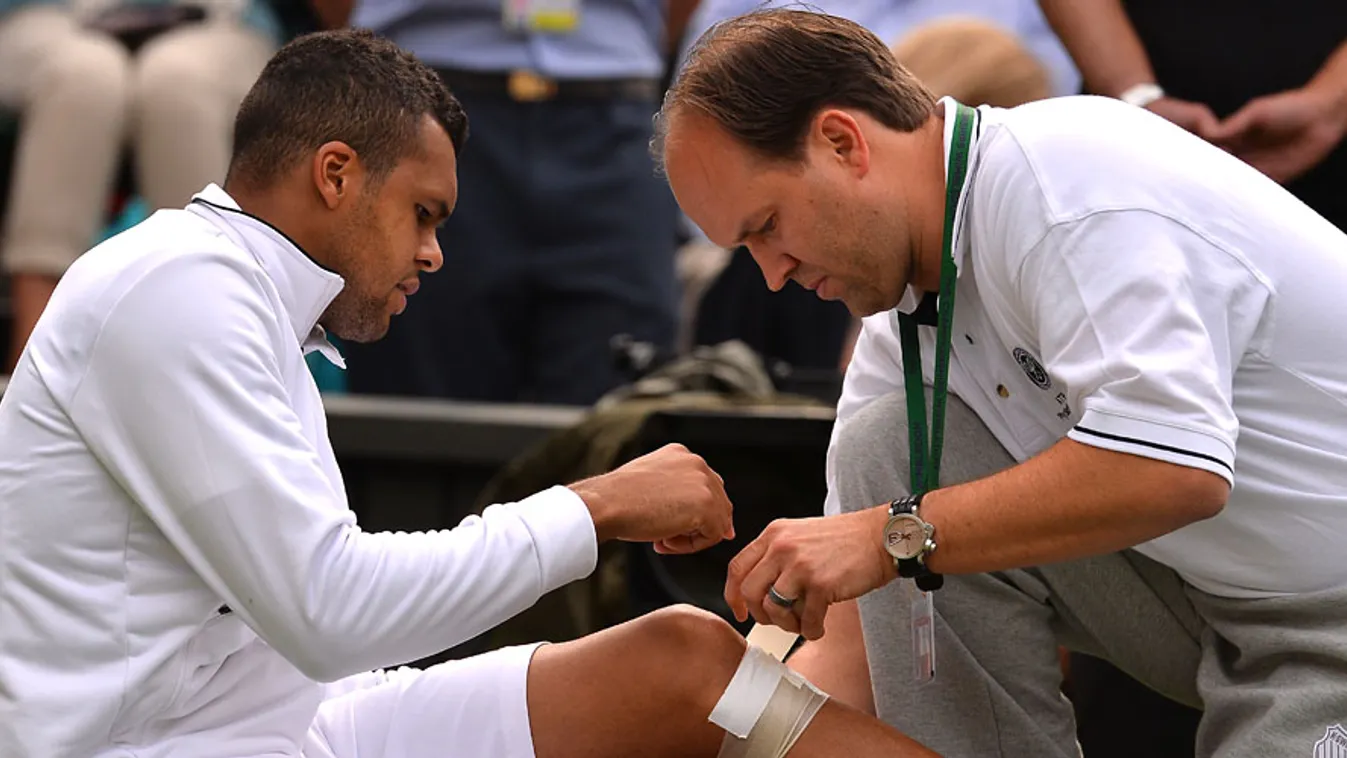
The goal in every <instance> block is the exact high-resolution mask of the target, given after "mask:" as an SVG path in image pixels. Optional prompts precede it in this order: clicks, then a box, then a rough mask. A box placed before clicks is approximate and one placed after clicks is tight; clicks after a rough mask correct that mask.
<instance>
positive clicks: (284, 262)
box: [0, 31, 932, 758]
mask: <svg viewBox="0 0 1347 758" xmlns="http://www.w3.org/2000/svg"><path fill="white" fill-rule="evenodd" d="M466 134H467V118H466V116H465V115H464V113H463V110H462V108H461V107H460V105H459V104H458V102H457V100H455V99H454V97H453V96H452V95H451V94H450V93H449V92H448V91H447V90H446V89H445V87H444V85H443V83H442V82H441V81H440V80H439V78H438V77H436V75H435V74H434V72H433V71H431V70H430V69H428V68H427V67H426V66H424V65H423V64H421V63H420V62H418V61H417V60H416V59H415V58H413V57H412V56H410V55H408V54H406V53H405V52H403V51H400V50H399V49H398V48H397V47H395V46H394V45H393V44H392V43H390V42H388V41H387V40H383V39H380V38H378V37H376V36H374V35H372V34H370V33H368V32H355V31H337V32H324V33H320V34H317V35H312V36H308V37H302V38H300V39H299V40H297V41H294V42H292V43H290V44H289V45H287V46H286V47H285V48H283V49H282V50H281V51H280V52H279V53H277V55H276V56H275V57H274V58H273V59H272V60H271V62H270V63H269V64H268V65H267V67H266V69H265V70H264V71H263V73H262V75H261V76H260V77H259V79H258V81H257V83H256V84H255V85H254V87H253V89H252V91H251V92H250V93H249V95H248V97H247V98H246V99H245V101H244V103H243V105H242V106H241V107H240V109H239V114H238V118H237V121H236V128H235V139H234V142H235V147H234V156H233V160H232V162H231V166H230V170H229V176H228V179H227V180H226V183H225V187H224V188H220V187H215V186H211V187H209V188H207V189H206V190H205V191H204V192H202V193H200V194H199V195H198V196H197V197H196V198H195V199H194V200H193V202H192V203H191V204H190V205H189V206H188V207H187V208H186V209H183V210H166V211H161V212H159V213H156V214H155V215H154V216H153V217H151V218H150V219H149V220H147V221H145V222H144V223H142V224H140V225H138V226H137V227H135V228H134V229H132V230H130V231H128V232H126V233H124V234H121V235H118V236H117V237H115V238H114V239H112V240H110V241H109V242H107V243H105V244H104V245H100V246H99V247H97V248H95V249H93V250H91V251H90V252H89V253H88V254H86V255H84V256H82V257H81V258H80V260H79V261H78V262H77V263H76V264H75V265H74V266H73V267H72V268H71V269H70V271H69V273H68V274H67V275H66V276H65V278H64V279H63V280H62V282H61V284H60V286H59V287H58V288H57V290H56V293H55V296H54V297H53V298H52V300H51V304H50V305H49V306H48V308H47V310H46V311H45V312H44V314H43V316H42V318H41V320H40V322H39V323H38V325H37V327H36V329H35V331H34V333H33V336H32V339H31V340H30V341H29V342H28V345H27V347H26V349H25V350H24V353H23V356H22V358H21V359H20V361H19V364H18V367H17V370H16V372H15V374H14V376H13V378H12V381H11V382H10V384H9V386H8V389H7V391H6V393H5V395H4V397H3V399H2V400H0V756H3V757H4V758H261V757H262V756H268V757H269V758H276V757H280V756H289V757H290V758H297V757H298V756H301V755H302V756H304V758H534V756H538V758H608V757H611V758H626V757H627V756H635V755H641V756H667V757H668V758H682V757H684V756H706V757H707V758H710V757H711V756H716V755H725V756H735V755H745V754H748V755H765V756H771V757H772V758H779V757H780V756H781V755H783V754H784V753H785V751H786V750H791V755H792V756H794V757H795V758H808V757H810V756H815V757H818V758H822V757H823V756H828V755H835V754H836V752H837V751H842V752H843V753H845V754H849V755H858V756H859V755H886V756H912V757H914V758H915V757H917V756H922V757H928V756H931V755H932V754H931V753H930V752H929V751H927V750H925V749H923V748H921V747H920V746H919V745H916V744H915V743H913V741H912V740H910V739H908V738H907V737H905V736H903V735H901V734H899V733H898V732H897V731H895V730H894V729H893V728H891V727H888V726H885V725H884V724H882V723H881V722H880V721H878V720H876V719H874V718H873V717H870V716H867V715H864V714H861V713H859V712H857V711H856V710H854V709H851V708H848V707H846V706H844V705H842V704H839V703H837V702H834V701H830V700H829V699H828V698H827V696H826V695H825V694H823V693H821V692H819V691H818V690H817V689H815V688H814V687H812V686H811V685H809V683H808V682H807V681H806V680H805V679H803V678H802V677H800V676H799V675H798V674H795V673H793V672H790V671H788V670H787V669H786V668H785V666H784V665H783V664H781V663H780V662H779V661H778V660H776V659H775V658H772V657H771V656H769V655H767V654H766V653H765V652H763V651H762V650H760V649H759V648H757V647H754V646H748V645H746V643H745V640H744V638H743V637H742V636H740V635H739V634H738V633H737V632H736V631H735V630H734V628H733V627H731V626H730V625H729V624H727V623H725V622H724V621H723V620H721V619H720V618H718V617H716V616H713V615H712V614H710V613H706V612H703V611H698V610H696V609H692V608H673V609H666V610H663V611H660V612H658V613H654V614H651V615H649V616H645V617H643V618H641V619H638V620H636V621H633V622H630V623H627V624H623V625H620V626H617V627H614V628H612V629H607V630H604V631H602V632H599V633H597V634H595V635H593V636H591V637H587V638H584V639H581V640H576V641H573V642H566V643H563V644H557V645H536V644H535V645H522V646H517V647H509V648H505V649H502V650H498V651H494V652H491V653H487V654H485V655H481V656H477V657H474V658H469V659H465V660H462V661H453V662H449V663H445V664H441V665H438V666H433V667H430V668H427V669H425V670H424V671H422V670H418V669H414V668H393V667H396V666H399V665H400V664H402V663H404V662H407V661H413V660H418V659H420V658H423V657H425V656H427V655H430V654H433V653H436V652H438V651H442V650H445V649H447V648H450V647H453V646H454V645H456V644H458V643H460V642H462V641H464V640H466V639H469V638H471V637H474V636H476V635H477V634H479V633H481V632H483V631H485V630H487V629H489V628H491V627H492V626H493V625H495V624H497V623H499V622H501V621H503V620H504V619H506V618H509V617H510V616H511V615H513V614H515V613H518V612H519V611H521V610H523V609H525V608H527V607H528V606H529V605H531V604H532V603H534V602H535V601H536V600H537V599H538V598H539V597H540V596H541V595H542V594H543V593H545V592H548V591H549V590H552V589H554V588H556V587H558V586H560V585H562V584H564V583H566V582H569V581H572V580H575V579H578V578H580V577H583V576H585V575H586V574H588V573H589V572H591V571H592V570H593V569H594V564H595V558H596V553H597V545H598V543H599V542H603V541H606V540H613V539H623V540H639V541H650V542H654V543H655V545H656V549H657V550H659V551H661V552H666V553H686V552H691V551H694V550H699V549H701V548H704V547H706V546H708V545H711V544H714V543H716V542H718V541H720V540H722V539H725V538H730V537H733V536H734V531H733V526H732V524H731V508H730V503H729V500H728V499H727V497H726V495H725V490H724V487H723V484H722V482H721V480H720V477H719V476H717V475H716V474H715V472H713V471H711V469H709V468H708V467H707V465H706V464H705V462H704V461H702V460H701V459H700V458H698V457H697V456H695V455H692V454H691V453H689V452H687V451H686V450H683V449H682V448H680V447H677V446H669V447H666V448H664V449H662V450H660V451H657V452H655V453H653V454H651V455H648V456H646V457H643V458H640V459H637V460H635V461H633V462H632V463H630V464H628V465H626V466H623V467H622V468H620V469H618V470H616V471H613V472H611V473H609V474H605V475H603V476H599V477H596V478H594V479H589V480H585V481H582V482H578V483H575V484H572V485H570V486H568V487H555V488H552V489H549V490H547V491H544V492H541V493H538V494H537V495H534V496H532V497H529V498H526V499H524V500H522V501H520V502H515V503H504V504H500V505H495V506H492V507H489V508H487V509H486V510H485V511H484V512H483V513H482V514H481V515H480V516H473V517H470V518H468V519H466V520H464V521H463V522H462V523H461V524H460V525H459V526H457V527H456V528H454V529H448V530H442V531H437V532H427V533H411V534H408V533H365V532H362V531H361V530H360V528H359V526H358V525H357V524H356V522H355V517H354V515H353V514H352V513H351V510H350V508H349V507H348V506H347V503H346V498H345V492H344V489H343V485H342V478H341V472H340V471H339V469H338V467H337V463H336V460H335V457H334V455H333V452H332V446H331V444H330V443H329V441H328V438H327V430H326V426H325V423H324V415H323V408H322V401H321V398H320V396H319V392H318V389H317V386H316V385H315V383H314V380H313V377H312V376H311V375H310V373H309V371H308V368H307V366H306V363H305V357H304V356H305V354H307V353H311V352H313V351H318V352H321V353H322V354H324V355H325V356H328V358H329V359H331V360H336V361H339V360H340V356H339V355H337V353H336V351H335V350H333V348H332V346H331V345H330V344H329V343H328V342H327V340H326V337H325V334H326V333H327V331H329V330H330V331H331V332H332V333H334V334H337V335H338V336H340V337H342V338H343V339H346V340H372V339H377V338H379V337H380V336H382V335H383V334H384V332H385V331H387V329H388V328H389V324H390V319H391V317H392V316H393V315H394V314H396V313H399V312H401V311H402V309H403V308H404V307H405V306H406V302H407V298H408V297H409V296H412V295H413V294H414V293H415V291H416V289H417V282H418V281H419V277H420V276H421V275H423V274H424V275H428V274H433V273H434V272H435V271H436V269H438V268H439V267H440V265H441V263H442V261H443V257H442V254H441V251H440V248H439V245H438V243H437V242H436V237H435V229H436V226H437V225H438V224H439V223H440V222H441V221H443V220H444V219H445V218H446V217H447V216H448V215H449V214H450V212H451V210H452V209H453V208H454V206H455V204H456V202H457V200H458V189H457V182H456V178H455V176H456V171H455V166H456V162H457V160H458V155H459V154H460V153H461V152H462V149H463V147H464V140H465V138H466ZM465 205H470V202H465ZM763 743H767V748H766V750H765V752H764V748H763ZM755 745H756V746H757V747H754V746H755Z"/></svg>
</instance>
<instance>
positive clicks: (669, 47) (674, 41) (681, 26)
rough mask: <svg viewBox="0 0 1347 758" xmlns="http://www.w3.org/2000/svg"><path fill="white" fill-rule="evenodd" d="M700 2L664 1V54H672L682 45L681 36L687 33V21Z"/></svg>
mask: <svg viewBox="0 0 1347 758" xmlns="http://www.w3.org/2000/svg"><path fill="white" fill-rule="evenodd" d="M699 4H701V0H665V9H666V12H665V18H666V19H667V21H666V23H665V25H664V36H665V47H666V51H665V52H666V53H668V54H673V53H676V52H678V50H679V49H680V48H681V47H682V45H683V35H684V34H686V33H687V28H688V19H690V18H692V14H693V13H695V12H696V11H697V6H698V5H699Z"/></svg>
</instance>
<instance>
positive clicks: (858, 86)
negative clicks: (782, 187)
mask: <svg viewBox="0 0 1347 758" xmlns="http://www.w3.org/2000/svg"><path fill="white" fill-rule="evenodd" d="M935 105H936V101H935V97H934V96H933V95H932V94H931V92H930V91H929V90H927V89H926V87H925V86H924V85H922V83H921V82H920V81H918V80H917V79H916V78H915V77H914V76H912V74H910V73H908V71H907V70H906V69H904V68H903V67H902V66H901V65H899V64H898V61H897V60H895V59H894V57H893V53H892V52H891V51H890V50H889V48H888V46H886V45H885V44H884V43H883V42H882V41H880V39H879V38H878V37H876V36H875V35H874V34H872V33H871V32H869V31H867V30H866V29H865V28H864V27H862V26H860V25H859V24H856V23H853V22H851V21H848V20H846V19H844V18H839V17H836V16H829V15H825V14H823V13H817V12H815V11H812V10H797V9H790V8H774V9H767V10H755V11H752V12H750V13H747V14H745V15H742V16H738V17H735V18H731V19H728V20H726V21H722V22H720V23H719V24H716V25H715V26H713V27H711V29H710V30H708V31H707V32H706V33H705V34H703V35H702V36H701V38H700V39H698V40H697V42H696V43H695V44H694V45H693V47H692V49H691V51H690V52H689V53H688V55H687V60H686V63H685V64H684V66H683V69H682V71H681V72H680V73H679V75H678V77H677V78H676V79H675V80H674V83H673V85H672V86H671V87H670V88H669V91H668V92H667V93H665V98H664V105H663V107H662V108H661V109H660V113H659V115H658V117H657V118H656V122H655V139H654V142H653V143H652V144H651V148H652V152H653V153H654V155H655V158H656V160H657V161H661V160H662V156H663V152H664V137H665V134H666V132H667V129H668V120H669V118H670V116H672V115H674V114H675V113H677V112H680V111H685V110H686V111H696V112H700V113H701V114H703V115H705V116H709V117H710V118H711V119H713V120H714V121H715V122H716V123H717V124H719V125H720V126H721V127H722V128H724V129H725V130H726V131H727V132H728V133H729V134H730V135H731V136H733V137H734V138H736V139H737V140H738V141H739V142H741V143H742V144H744V145H745V146H747V147H748V148H750V149H751V150H753V151H754V152H756V153H757V154H758V155H759V157H762V158H765V159H768V160H771V161H785V162H797V161H799V160H801V159H803V156H804V137H805V134H806V132H807V131H808V130H809V125H810V123H811V121H812V120H813V118H814V117H815V116H816V115H817V114H818V113H819V111H820V110H822V109H824V108H830V107H831V108H852V109H855V110H858V111H861V112H864V113H866V114H868V115H870V116H871V117H873V118H874V119H875V120H877V121H879V122H880V123H881V124H883V125H885V126H887V127H889V128H891V129H897V130H900V131H907V132H910V131H913V130H915V129H916V128H917V127H919V126H921V125H922V124H924V123H926V120H927V119H928V118H929V117H930V116H931V114H932V113H933V112H934V110H935Z"/></svg>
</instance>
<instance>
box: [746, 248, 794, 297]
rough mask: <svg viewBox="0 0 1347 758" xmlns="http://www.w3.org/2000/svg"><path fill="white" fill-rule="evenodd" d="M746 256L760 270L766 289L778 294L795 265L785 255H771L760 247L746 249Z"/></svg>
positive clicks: (771, 253)
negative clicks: (751, 259) (749, 256)
mask: <svg viewBox="0 0 1347 758" xmlns="http://www.w3.org/2000/svg"><path fill="white" fill-rule="evenodd" d="M748 254H749V255H751V256H753V260H754V261H755V262H756V263H757V264H758V268H760V269H762V277H763V278H764V279H766V280H767V289H769V290H771V291H773V292H780V291H781V288H782V287H785V286H786V282H788V281H790V275H791V274H792V273H794V271H795V267H796V265H797V263H796V261H795V259H794V258H791V257H790V256H789V255H786V254H785V253H773V252H771V251H769V250H767V249H766V248H764V247H762V246H761V245H757V246H752V247H748Z"/></svg>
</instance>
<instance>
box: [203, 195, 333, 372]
mask: <svg viewBox="0 0 1347 758" xmlns="http://www.w3.org/2000/svg"><path fill="white" fill-rule="evenodd" d="M187 210H189V211H191V212H193V213H196V214H197V215H199V216H201V217H203V218H205V219H207V220H209V221H210V222H211V223H212V224H214V225H215V226H217V227H218V228H219V229H220V231H221V232H222V233H223V234H224V235H225V236H227V237H228V238H229V239H230V241H232V242H233V243H234V244H236V245H238V246H239V247H241V248H243V249H245V250H247V251H249V252H251V253H252V254H253V255H254V256H255V257H256V259H257V263H258V265H260V266H261V267H262V270H263V271H265V272H266V273H267V277H268V278H270V279H271V281H272V283H273V284H275V285H276V290H277V294H279V295H280V296H281V300H282V302H284V303H285V305H286V309H287V311H288V312H289V316H290V324H291V326H293V327H294V328H295V339H297V340H299V342H300V344H301V345H303V346H304V348H305V350H304V352H306V353H308V352H311V351H313V350H317V351H319V352H321V353H322V354H323V356H324V357H326V358H327V359H328V360H330V361H332V362H333V363H334V364H336V365H337V366H339V367H340V368H346V363H345V361H344V360H343V359H342V357H341V354H340V353H339V352H337V350H336V348H334V347H333V346H332V343H330V342H328V341H327V336H326V334H325V332H324V331H323V327H322V326H320V325H319V324H318V319H319V318H321V317H322V315H323V312H324V311H326V310H327V307H328V306H329V305H331V304H332V300H333V299H334V298H336V297H337V294H338V293H340V292H341V290H342V287H344V286H346V282H345V280H343V279H342V278H341V275H340V274H337V273H336V272H335V271H331V270H329V269H327V268H325V267H323V265H322V264H320V263H318V261H315V260H314V259H313V258H312V257H310V256H309V254H308V253H307V252H305V250H304V248H302V247H300V246H299V244H298V243H296V242H295V241H294V240H292V239H290V237H289V236H288V235H286V234H285V232H282V231H281V230H279V229H277V228H276V227H274V226H272V225H271V224H268V223H267V222H266V221H263V220H262V219H260V218H257V217H256V216H253V215H250V214H248V213H245V212H244V211H243V210H241V209H240V208H239V205H238V203H236V202H235V201H234V199H233V198H232V197H230V196H229V194H228V193H226V192H225V191H224V190H222V189H220V187H218V186H217V185H214V184H211V185H209V186H207V187H206V188H205V189H204V190H202V191H201V192H200V193H198V194H197V195H196V196H195V197H194V198H192V203H191V205H189V206H187Z"/></svg>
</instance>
